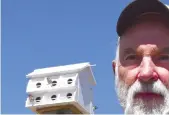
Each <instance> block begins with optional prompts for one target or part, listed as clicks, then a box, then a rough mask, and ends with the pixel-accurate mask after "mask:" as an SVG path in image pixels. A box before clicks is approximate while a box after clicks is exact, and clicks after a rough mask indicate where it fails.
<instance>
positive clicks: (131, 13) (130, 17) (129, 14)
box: [117, 0, 169, 36]
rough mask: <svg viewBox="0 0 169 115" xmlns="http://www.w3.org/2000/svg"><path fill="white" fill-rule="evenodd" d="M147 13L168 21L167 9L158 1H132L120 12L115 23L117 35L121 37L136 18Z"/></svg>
mask: <svg viewBox="0 0 169 115" xmlns="http://www.w3.org/2000/svg"><path fill="white" fill-rule="evenodd" d="M148 13H158V14H161V15H164V16H166V18H167V19H168V20H169V8H168V7H167V6H166V5H165V4H163V3H162V2H160V1H159V0H134V1H133V2H131V3H130V4H129V5H128V6H127V7H126V8H125V9H124V10H123V11H122V13H121V15H120V17H119V19H118V21H117V34H118V35H119V36H122V35H123V33H124V32H125V31H126V30H127V28H129V27H130V26H131V25H132V23H133V22H134V21H135V19H136V18H137V17H139V16H140V15H143V14H148Z"/></svg>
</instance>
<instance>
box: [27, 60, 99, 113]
mask: <svg viewBox="0 0 169 115" xmlns="http://www.w3.org/2000/svg"><path fill="white" fill-rule="evenodd" d="M27 78H29V81H28V84H27V90H26V92H27V94H28V98H27V100H26V107H28V108H30V109H31V110H32V111H34V112H36V113H59V110H61V111H65V112H66V111H69V112H68V113H79V114H80V113H82V114H93V113H94V112H93V106H94V105H93V91H92V87H93V86H94V85H96V81H95V79H94V76H93V73H92V69H91V65H90V63H79V64H72V65H65V66H57V67H49V68H42V69H36V70H34V71H33V72H32V73H29V74H28V75H27Z"/></svg>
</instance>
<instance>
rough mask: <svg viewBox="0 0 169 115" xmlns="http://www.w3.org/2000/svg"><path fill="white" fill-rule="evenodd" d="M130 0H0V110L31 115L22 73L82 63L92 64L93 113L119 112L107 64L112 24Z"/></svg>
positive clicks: (112, 44) (113, 36) (113, 32)
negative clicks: (0, 97) (0, 86)
mask: <svg viewBox="0 0 169 115" xmlns="http://www.w3.org/2000/svg"><path fill="white" fill-rule="evenodd" d="M129 1H131V0H92V1H91V0H83V1H80V0H2V42H1V43H2V113H4V114H12V113H13V114H14V113H15V114H19V113H24V114H25V113H26V114H29V113H32V112H31V111H30V110H29V109H27V108H25V100H26V97H27V95H26V85H27V81H28V79H26V76H25V75H26V74H28V73H30V72H32V71H33V70H34V69H37V68H43V67H51V66H59V65H67V64H74V63H81V62H90V63H91V64H96V65H97V66H96V67H93V72H94V76H95V79H96V81H97V85H96V87H95V88H94V104H95V105H96V106H98V107H99V108H98V110H96V112H95V113H99V114H101V113H107V114H111V113H119V114H120V113H123V111H122V109H121V107H120V105H119V102H118V100H117V97H116V93H115V90H114V76H113V71H112V68H111V62H112V60H113V58H114V56H115V55H114V54H115V48H116V41H117V34H116V22H117V19H118V16H119V15H120V12H121V10H122V9H123V8H124V7H125V5H126V4H128V3H129ZM162 1H163V2H164V3H167V4H169V1H167V0H162Z"/></svg>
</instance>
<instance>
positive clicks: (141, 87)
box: [115, 71, 169, 115]
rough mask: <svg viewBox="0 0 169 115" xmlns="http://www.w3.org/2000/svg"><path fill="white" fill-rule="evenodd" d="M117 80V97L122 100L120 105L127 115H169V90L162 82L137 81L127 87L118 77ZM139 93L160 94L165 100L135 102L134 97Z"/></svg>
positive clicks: (138, 100) (139, 100)
mask: <svg viewBox="0 0 169 115" xmlns="http://www.w3.org/2000/svg"><path fill="white" fill-rule="evenodd" d="M116 72H117V71H116ZM115 78H116V83H115V84H116V91H117V95H118V98H119V100H120V104H121V105H122V107H123V108H124V109H125V114H135V115H144V114H164V115H165V114H169V113H168V112H169V90H168V89H167V88H166V87H165V86H164V85H163V83H162V82H161V81H160V80H158V81H156V82H154V83H153V84H145V83H141V82H139V81H135V83H134V84H133V85H132V86H130V87H129V86H126V84H125V83H124V82H122V81H120V80H119V79H118V76H115ZM138 92H154V93H158V94H161V95H162V96H163V97H164V100H156V99H152V100H148V101H145V100H143V99H137V100H134V96H135V94H136V93H138ZM148 105H149V106H148Z"/></svg>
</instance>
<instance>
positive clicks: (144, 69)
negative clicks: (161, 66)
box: [138, 56, 158, 82]
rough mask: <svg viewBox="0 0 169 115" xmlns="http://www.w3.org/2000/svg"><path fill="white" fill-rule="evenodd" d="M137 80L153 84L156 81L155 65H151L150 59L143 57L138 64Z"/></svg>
mask: <svg viewBox="0 0 169 115" xmlns="http://www.w3.org/2000/svg"><path fill="white" fill-rule="evenodd" d="M138 79H139V80H141V81H143V82H154V81H157V80H158V74H157V73H156V71H155V64H154V63H153V61H152V59H151V57H148V56H146V57H143V60H142V62H141V64H140V71H139V74H138Z"/></svg>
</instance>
